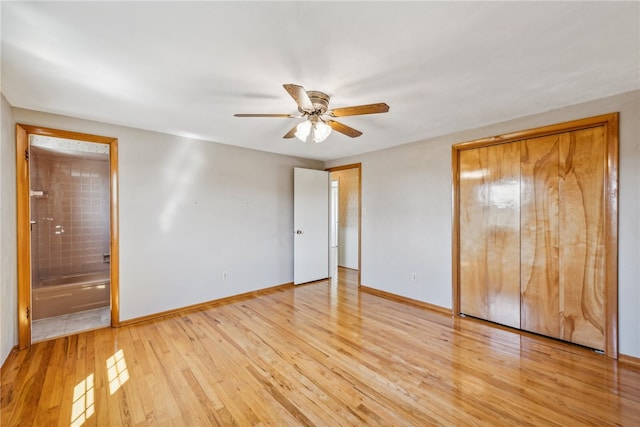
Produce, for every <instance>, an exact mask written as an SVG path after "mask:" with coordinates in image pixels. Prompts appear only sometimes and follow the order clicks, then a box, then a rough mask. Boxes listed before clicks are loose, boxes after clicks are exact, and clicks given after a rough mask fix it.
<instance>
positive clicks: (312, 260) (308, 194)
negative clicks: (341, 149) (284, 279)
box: [293, 168, 329, 285]
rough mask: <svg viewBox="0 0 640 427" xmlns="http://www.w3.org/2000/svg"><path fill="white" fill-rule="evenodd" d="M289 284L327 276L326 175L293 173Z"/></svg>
mask: <svg viewBox="0 0 640 427" xmlns="http://www.w3.org/2000/svg"><path fill="white" fill-rule="evenodd" d="M293 178H294V179H293V225H294V230H293V231H294V243H293V283H294V284H296V285H299V284H300V283H307V282H312V281H314V280H320V279H325V278H327V277H329V172H325V171H319V170H313V169H303V168H294V171H293Z"/></svg>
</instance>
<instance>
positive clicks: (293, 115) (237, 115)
mask: <svg viewBox="0 0 640 427" xmlns="http://www.w3.org/2000/svg"><path fill="white" fill-rule="evenodd" d="M233 116H234V117H288V118H294V117H298V116H296V115H295V114H234V115H233Z"/></svg>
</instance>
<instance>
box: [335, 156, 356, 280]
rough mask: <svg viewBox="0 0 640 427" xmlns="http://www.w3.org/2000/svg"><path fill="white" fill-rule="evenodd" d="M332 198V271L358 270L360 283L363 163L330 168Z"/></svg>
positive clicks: (336, 274)
mask: <svg viewBox="0 0 640 427" xmlns="http://www.w3.org/2000/svg"><path fill="white" fill-rule="evenodd" d="M327 171H328V172H329V178H330V182H331V185H330V198H329V205H330V206H329V211H330V221H329V224H330V226H329V234H330V238H329V242H330V244H329V246H330V248H329V266H330V268H329V271H330V276H331V277H332V278H336V279H337V278H338V275H339V274H340V272H344V271H345V269H346V270H351V272H354V271H357V281H358V285H360V234H361V204H362V201H361V189H362V185H361V177H362V174H361V164H360V163H356V164H351V165H345V166H339V167H334V168H330V169H327Z"/></svg>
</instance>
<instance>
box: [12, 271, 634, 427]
mask: <svg viewBox="0 0 640 427" xmlns="http://www.w3.org/2000/svg"><path fill="white" fill-rule="evenodd" d="M354 280H355V272H351V271H347V270H341V280H340V283H339V285H332V284H330V283H328V282H318V283H315V284H310V285H305V286H300V287H295V288H287V289H284V290H279V291H275V292H273V293H270V294H267V295H262V296H258V297H255V298H251V299H247V300H243V301H236V302H232V303H228V304H225V305H219V306H212V307H211V308H209V309H206V310H201V311H193V312H190V313H185V314H181V315H173V316H171V317H167V318H164V319H160V320H156V321H148V322H145V323H139V324H134V325H130V326H125V327H122V328H118V329H111V328H107V329H102V330H95V331H91V332H86V333H82V334H79V335H74V336H70V337H66V338H58V339H55V340H52V341H47V342H41V343H37V344H35V345H33V346H32V347H31V348H30V349H28V350H24V351H20V352H17V353H14V354H12V355H11V356H10V358H9V359H8V360H7V362H6V363H5V365H4V369H3V370H2V397H1V399H2V400H1V403H2V419H1V421H2V423H1V425H2V426H3V427H5V426H30V425H35V426H46V425H61V426H62V425H64V426H69V425H72V426H76V427H77V426H80V425H85V426H94V425H97V426H118V425H149V426H159V425H175V426H209V425H225V426H226V425H239V426H245V425H277V426H283V425H316V426H342V425H384V426H430V425H509V426H512V425H536V426H539V425H544V426H550V425H562V426H576V425H599V426H603V425H625V426H637V425H638V422H639V420H640V370H638V369H637V368H634V367H631V366H629V365H624V364H622V363H618V362H616V361H614V360H610V359H608V358H607V357H605V356H602V355H600V354H596V353H594V352H591V351H589V350H586V349H584V348H581V347H577V346H572V345H568V344H563V343H559V342H556V341H553V340H550V339H546V338H540V337H536V336H531V335H528V334H526V333H517V332H514V331H511V330H505V329H504V328H503V329H500V328H495V327H490V326H488V325H487V324H484V323H482V322H479V321H475V320H471V319H452V318H451V317H449V316H444V315H442V314H438V313H435V312H431V311H428V310H425V309H424V308H420V307H415V306H412V305H407V304H403V303H400V302H397V301H392V300H388V299H383V298H380V297H378V296H374V295H371V294H367V293H364V292H359V291H358V288H357V287H356V286H355V284H354Z"/></svg>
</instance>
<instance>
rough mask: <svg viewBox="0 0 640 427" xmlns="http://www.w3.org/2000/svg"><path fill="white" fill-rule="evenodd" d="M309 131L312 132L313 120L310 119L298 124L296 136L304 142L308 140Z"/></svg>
mask: <svg viewBox="0 0 640 427" xmlns="http://www.w3.org/2000/svg"><path fill="white" fill-rule="evenodd" d="M309 133H311V122H310V121H309V120H305V121H304V122H301V123H298V126H296V138H298V139H299V140H300V141H302V142H307V137H308V136H309Z"/></svg>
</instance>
